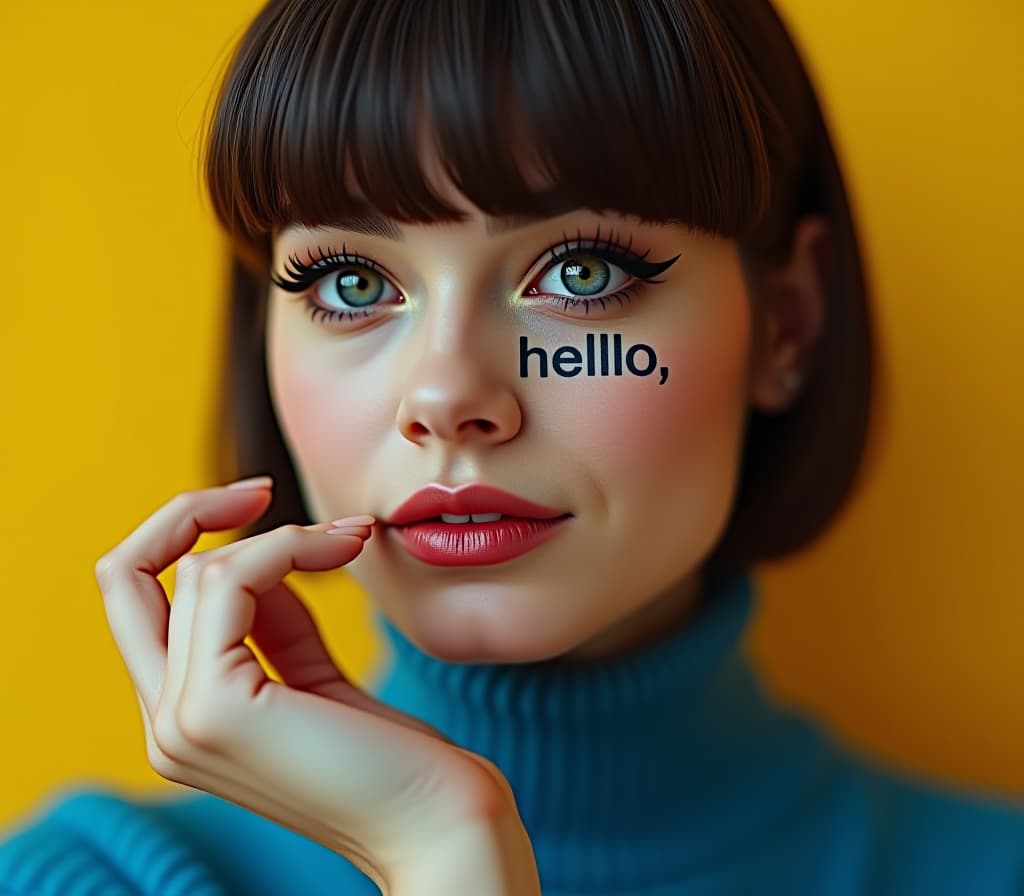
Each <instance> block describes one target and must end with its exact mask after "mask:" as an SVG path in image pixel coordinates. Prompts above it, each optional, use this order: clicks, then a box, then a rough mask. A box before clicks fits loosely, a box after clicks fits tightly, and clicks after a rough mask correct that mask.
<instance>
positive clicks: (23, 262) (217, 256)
mask: <svg viewBox="0 0 1024 896" xmlns="http://www.w3.org/2000/svg"><path fill="white" fill-rule="evenodd" d="M256 6H257V4H256V3H254V2H251V0H232V2H226V0H218V2H213V3H211V2H209V0H202V2H200V0H175V2H173V3H159V4H149V3H129V2H127V0H122V2H112V0H108V2H97V3H71V2H67V0H65V2H63V3H57V4H30V3H18V4H15V3H5V4H3V6H2V11H0V90H2V96H0V99H2V101H3V102H2V106H0V109H2V114H3V117H4V127H3V140H2V141H0V197H2V199H0V201H2V203H3V214H2V216H0V252H2V265H0V270H2V272H0V276H2V287H0V289H2V296H3V305H4V308H3V315H2V320H3V324H4V325H3V331H2V332H3V351H2V353H0V363H2V365H3V371H2V374H3V384H4V396H5V404H6V407H5V408H4V418H5V419H6V421H7V424H6V425H5V427H4V436H3V438H2V439H0V446H2V448H0V450H2V451H3V467H2V469H3V484H4V501H3V505H4V510H5V512H4V513H3V515H2V524H0V525H2V526H3V531H2V541H0V544H2V545H3V560H4V563H3V574H4V579H5V581H4V582H3V586H2V589H0V590H2V595H3V596H2V598H0V601H2V613H0V720H2V721H0V724H2V732H0V760H2V761H0V777H2V782H0V826H3V825H4V824H5V823H6V822H8V821H9V820H11V819H13V818H15V817H16V816H18V815H19V814H20V813H22V812H23V811H25V810H28V809H29V808H30V807H32V806H33V805H35V804H37V803H38V801H39V800H40V799H42V798H43V797H45V796H46V795H48V794H50V793H51V792H53V791H55V790H56V789H59V788H62V787H64V786H66V785H68V784H69V783H71V782H81V781H83V780H92V781H103V782H107V783H113V784H116V785H118V786H122V787H125V788H126V789H130V790H131V789H135V788H140V789H150V788H154V789H155V788H163V787H166V788H172V787H176V785H171V784H169V783H167V782H165V781H163V779H161V778H159V777H158V776H157V775H156V773H155V772H153V771H152V770H151V769H150V768H149V766H148V764H147V761H146V756H145V749H144V739H143V729H142V725H141V721H140V718H139V715H138V705H137V703H136V701H135V696H134V693H133V691H132V689H131V686H130V684H129V680H128V677H127V673H126V672H125V669H124V667H123V666H122V664H121V660H120V657H119V655H118V654H117V652H116V650H115V647H114V644H113V641H112V639H111V637H110V635H109V633H108V629H107V623H106V620H105V617H104V613H103V606H102V602H101V597H100V593H99V590H98V588H97V586H96V584H95V581H94V579H93V564H94V562H95V560H96V559H97V558H98V557H99V556H100V555H101V554H102V553H103V552H104V551H105V550H106V549H108V548H109V547H111V546H112V545H113V544H114V543H116V542H117V541H119V540H120V539H121V538H123V537H124V536H125V535H127V534H128V532H129V531H130V530H131V529H132V528H134V527H135V526H136V525H137V524H138V523H139V522H140V521H141V520H142V519H143V518H144V517H145V516H146V515H148V514H149V513H150V512H151V511H152V510H154V509H155V508H156V507H157V506H158V505H160V504H161V503H163V502H164V501H166V500H168V499H169V498H170V497H171V496H172V495H173V494H175V493H176V492H178V491H180V490H183V489H186V488H194V487H200V486H203V485H210V484H213V482H212V481H211V480H210V479H209V474H208V472H207V469H206V454H205V447H206V446H205V444H204V437H205V436H204V429H203V427H204V425H205V421H206V415H207V412H208V408H209V405H210V400H211V396H212V387H213V385H214V381H215V378H216V376H217V367H216V361H217V350H218V346H219V341H218V333H217V325H218V321H219V313H218V308H219V305H220V302H221V296H220V287H221V283H222V276H223V268H222V261H223V259H222V243H221V239H220V237H219V235H218V233H217V232H216V231H215V229H214V226H213V224H212V218H211V216H210V214H209V212H208V210H207V208H206V206H205V204H204V200H203V199H202V197H201V191H200V187H199V182H198V178H197V175H196V165H195V152H196V141H195V137H196V130H197V127H198V123H199V121H200V118H201V115H202V111H203V105H204V103H205V100H206V97H207V95H208V94H209V92H210V90H211V88H212V86H213V79H214V77H215V75H216V73H217V72H218V71H219V69H220V65H221V62H222V60H223V55H224V52H225V51H226V49H227V48H228V46H229V45H230V43H231V42H232V41H233V40H234V39H235V37H236V36H237V34H238V33H239V30H240V29H241V28H242V27H243V26H244V24H245V23H246V22H247V20H248V19H249V17H250V16H251V15H252V13H253V12H254V10H255V8H256ZM781 9H782V11H783V13H784V15H785V16H786V17H787V19H788V20H789V21H790V23H791V25H792V27H793V28H794V30H795V33H796V36H797V38H798V40H799V41H800V42H801V44H803V46H804V47H805V50H806V53H807V54H808V57H809V64H810V67H811V69H812V72H813V74H814V76H815V77H816V79H817V81H818V85H819V90H820V91H821V94H822V97H823V102H824V105H825V107H826V109H827V111H828V115H829V117H830V118H831V123H832V127H833V131H834V137H835V139H836V141H837V144H838V148H839V152H840V155H841V158H842V160H843V162H844V164H845V167H846V174H847V178H848V183H849V186H850V189H851V193H852V197H853V201H854V205H855V209H856V211H857V213H858V214H859V216H860V219H861V225H862V235H863V240H864V247H865V250H866V254H867V259H868V264H869V273H870V276H871V278H872V280H873V282H874V285H875V289H876V301H877V305H876V313H877V316H878V323H879V329H880V332H881V334H882V343H883V344H882V350H883V352H884V354H885V383H884V388H883V393H882V395H881V398H880V404H879V413H878V418H877V420H876V427H875V430H874V434H873V440H872V448H871V460H870V467H869V471H868V475H867V477H866V478H865V480H864V481H863V485H862V488H861V490H860V492H859V493H858V495H857V498H856V500H855V501H854V502H853V503H852V505H851V506H850V508H849V510H848V512H847V513H846V514H845V515H844V516H843V518H842V519H841V520H840V521H839V522H838V524H837V525H836V526H835V527H834V528H833V529H832V530H831V531H830V532H829V534H828V535H827V536H826V537H825V538H823V539H822V540H821V541H820V542H819V543H817V544H816V545H815V546H814V547H813V549H812V550H809V551H807V552H806V553H805V554H804V555H802V556H801V557H799V558H797V559H795V560H793V561H792V562H790V563H788V564H786V565H784V566H778V567H775V568H772V569H770V570H769V569H764V570H762V571H761V572H760V574H759V582H760V584H761V588H762V595H763V597H762V601H761V603H760V605H759V610H758V613H757V616H756V618H755V624H754V626H753V628H752V630H751V632H750V637H749V641H748V643H749V645H750V647H751V649H752V651H753V653H754V655H755V657H756V659H757V661H758V663H759V665H760V666H761V667H762V668H763V671H764V675H765V680H766V683H767V684H768V685H769V686H770V688H771V689H772V690H774V691H775V692H776V693H777V694H778V695H779V697H780V698H782V699H786V700H791V701H793V702H795V703H798V704H800V705H802V706H805V707H807V708H808V709H809V710H810V711H812V712H814V713H816V714H817V715H818V716H819V717H820V718H821V719H823V720H824V721H825V722H826V723H827V724H828V725H830V726H832V728H833V729H834V730H835V731H837V732H838V733H839V734H840V735H841V736H842V737H843V738H845V739H846V740H847V741H848V742H850V743H852V744H854V745H855V746H857V747H859V748H861V749H862V750H864V751H865V752H869V753H870V754H872V755H873V756H875V757H878V758H880V759H883V760H885V761H888V762H891V763H893V764H894V765H897V766H899V767H900V768H903V769H906V770H908V771H914V772H915V773H921V774H926V775H929V776H931V777H933V778H935V779H936V780H942V781H947V782H951V783H956V784H959V785H963V786H968V787H977V788H982V789H984V790H986V791H987V792H990V793H999V794H1010V795H1013V796H1015V797H1017V798H1024V649H1022V646H1021V642H1022V630H1024V600H1022V597H1024V586H1022V572H1021V569H1020V565H1019V564H1020V557H1021V541H1022V536H1024V525H1022V508H1024V488H1022V481H1024V476H1022V473H1021V469H1020V465H1021V462H1022V460H1024V438H1022V435H1024V423H1022V418H1024V413H1022V411H1024V399H1022V394H1024V362H1022V357H1024V353H1022V351H1021V337H1022V333H1024V300H1022V299H1021V283H1022V281H1024V263H1022V259H1024V249H1022V246H1021V243H1022V239H1024V228H1022V226H1021V220H1022V217H1021V215H1022V206H1024V189H1022V185H1024V178H1022V175H1021V149H1020V147H1021V143H1022V140H1024V115H1022V108H1024V107H1022V104H1021V102H1020V88H1021V86H1022V84H1021V82H1022V73H1021V67H1020V64H1019V61H1015V60H1019V55H1018V51H1019V47H1020V45H1021V43H1022V38H1024V34H1022V28H1021V12H1020V11H1019V7H1018V6H1017V4H1015V3H1010V2H1005V0H1004V2H999V0H989V2H988V3H979V4H972V5H971V6H970V8H968V7H967V6H966V5H964V4H957V3H951V2H950V3H931V2H925V0H915V2H909V0H905V2H901V3H898V4H892V3H887V2H882V0H867V2H862V3H853V2H851V0H848V2H844V3H841V4H838V3H821V2H819V0H785V2H783V3H782V5H781ZM213 538H217V539H218V540H217V541H210V540H209V539H213ZM221 540H222V539H220V537H219V536H204V537H203V539H202V540H201V541H200V544H199V547H200V548H205V547H212V546H214V545H215V544H217V543H220V541H221ZM295 582H296V584H297V585H298V586H299V587H300V589H304V591H303V593H304V594H306V595H307V596H308V598H309V601H310V602H311V604H312V606H313V609H314V612H315V614H316V615H317V616H318V618H319V619H320V620H321V621H322V623H323V625H324V627H325V628H326V630H327V633H328V639H329V642H330V644H331V646H332V648H333V649H334V650H335V651H336V653H337V655H338V656H339V657H340V658H341V661H342V663H343V665H344V666H345V667H346V668H347V670H348V671H349V672H350V673H351V674H353V675H354V676H355V677H356V678H357V679H358V680H361V681H365V680H366V676H367V674H368V672H369V671H370V670H371V668H372V664H373V663H374V662H375V661H376V660H377V659H378V653H377V645H376V642H375V640H374V635H373V630H372V628H371V624H370V621H369V617H368V616H367V609H368V608H367V605H366V603H365V600H364V598H363V596H362V595H361V594H359V593H356V592H355V591H354V590H352V589H351V588H350V587H349V586H348V585H347V583H346V582H345V579H344V576H343V574H341V573H338V574H334V573H331V574H321V575H308V576H296V577H295ZM167 584H168V585H170V584H171V581H170V580H168V582H167Z"/></svg>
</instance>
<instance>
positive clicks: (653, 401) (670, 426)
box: [558, 342, 744, 470]
mask: <svg viewBox="0 0 1024 896" xmlns="http://www.w3.org/2000/svg"><path fill="white" fill-rule="evenodd" d="M667 348H668V350H665V349H661V350H659V352H658V363H659V365H665V366H667V367H668V368H669V376H668V380H667V381H666V382H665V383H664V385H659V384H658V379H657V377H656V376H654V375H652V376H649V377H636V376H621V377H600V378H592V379H586V380H585V379H583V378H578V379H577V380H575V381H572V382H569V383H566V384H565V385H564V386H563V387H562V389H561V390H560V391H561V393H562V394H561V396H560V397H561V399H562V400H561V402H560V404H561V409H560V413H559V414H558V416H559V417H560V419H561V421H562V422H563V423H564V424H568V423H569V421H570V420H572V421H573V422H572V424H571V427H570V428H569V429H567V430H566V432H567V434H568V433H572V434H574V435H576V436H577V437H578V438H579V439H581V440H585V443H586V444H588V445H590V446H594V448H598V449H599V450H600V453H601V454H602V455H604V456H605V457H606V458H607V459H608V460H609V461H617V462H620V463H622V464H628V468H631V469H634V470H636V469H637V465H638V464H641V463H661V462H671V463H673V464H678V463H680V462H682V461H684V460H685V458H686V457H687V456H693V454H694V452H700V451H703V450H704V448H705V447H707V445H706V443H707V440H708V439H711V440H712V441H717V440H721V439H724V438H727V437H730V436H732V434H733V426H734V419H735V417H736V414H737V407H738V402H740V401H741V400H742V397H741V389H742V377H743V373H744V366H743V357H742V351H741V349H742V346H736V345H732V344H728V343H727V342H722V343H717V344H713V345H706V344H705V345H704V346H697V345H694V344H692V343H691V344H687V345H679V346H671V347H667ZM592 451H593V449H591V452H592Z"/></svg>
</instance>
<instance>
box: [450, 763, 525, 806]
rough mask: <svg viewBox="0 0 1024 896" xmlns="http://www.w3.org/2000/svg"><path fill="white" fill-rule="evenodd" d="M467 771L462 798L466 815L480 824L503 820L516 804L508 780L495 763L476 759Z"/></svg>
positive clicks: (467, 767) (466, 768)
mask: <svg viewBox="0 0 1024 896" xmlns="http://www.w3.org/2000/svg"><path fill="white" fill-rule="evenodd" d="M472 759H473V760H474V761H472V762H470V763H468V764H467V765H466V766H465V767H464V775H463V777H462V781H461V784H460V786H459V787H458V795H459V797H460V803H461V806H462V808H463V811H464V813H465V815H467V816H468V817H470V818H472V819H475V820H480V821H492V820H495V819H498V818H501V817H503V816H504V815H505V814H506V813H507V812H508V811H509V809H510V807H511V806H512V805H514V803H515V797H514V796H513V794H512V787H511V785H510V784H509V783H508V779H507V778H506V777H505V775H504V774H503V773H502V771H501V769H499V768H498V766H497V765H495V764H494V763H493V762H491V760H489V759H487V758H486V757H484V756H479V755H474V756H473V757H472Z"/></svg>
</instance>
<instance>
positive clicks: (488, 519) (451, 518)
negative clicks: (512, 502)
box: [441, 513, 501, 523]
mask: <svg viewBox="0 0 1024 896" xmlns="http://www.w3.org/2000/svg"><path fill="white" fill-rule="evenodd" d="M500 519H501V514H500V513H442V514H441V522H442V523H468V522H469V521H470V520H472V521H473V522H474V523H493V522H495V521H496V520H500Z"/></svg>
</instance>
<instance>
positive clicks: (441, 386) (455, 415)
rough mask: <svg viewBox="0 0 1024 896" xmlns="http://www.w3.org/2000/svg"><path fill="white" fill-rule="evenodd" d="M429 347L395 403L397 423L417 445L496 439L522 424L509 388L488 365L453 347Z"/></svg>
mask: <svg viewBox="0 0 1024 896" xmlns="http://www.w3.org/2000/svg"><path fill="white" fill-rule="evenodd" d="M453 348H454V346H451V345H449V346H448V347H447V350H435V351H432V352H431V353H430V354H429V355H428V356H427V357H424V358H423V359H421V362H420V363H419V365H418V366H417V368H416V369H415V371H413V375H412V379H411V381H410V383H409V386H408V388H407V389H406V391H405V394H404V395H403V396H402V399H401V401H400V403H399V406H398V416H397V424H398V429H399V431H400V432H401V433H402V435H403V436H405V438H406V439H408V440H409V441H410V442H413V443H414V444H417V445H423V446H426V445H428V444H430V443H431V442H436V441H441V442H448V443H451V444H457V445H480V446H483V445H498V444H501V443H502V442H506V441H508V440H509V439H511V438H514V437H515V436H516V434H517V433H518V432H519V430H520V428H521V427H522V424H523V415H522V408H521V407H520V404H519V400H518V399H517V398H516V396H515V394H514V393H513V391H512V390H511V389H510V388H509V387H508V385H507V383H505V382H503V381H502V380H501V379H500V378H499V377H497V376H495V375H494V373H493V372H492V371H489V370H487V369H486V368H485V367H484V365H482V364H479V363H476V362H475V361H474V360H473V359H472V358H469V357H466V356H465V355H464V354H462V353H460V352H458V351H453V350H452V349H453Z"/></svg>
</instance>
